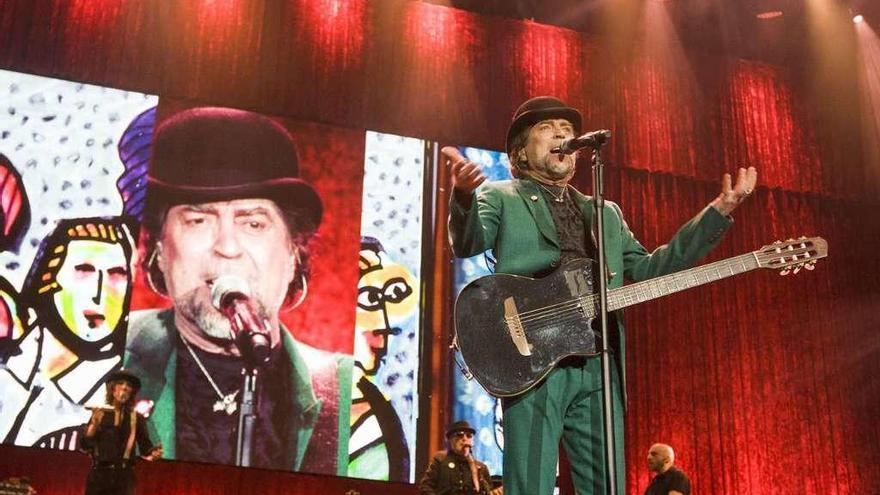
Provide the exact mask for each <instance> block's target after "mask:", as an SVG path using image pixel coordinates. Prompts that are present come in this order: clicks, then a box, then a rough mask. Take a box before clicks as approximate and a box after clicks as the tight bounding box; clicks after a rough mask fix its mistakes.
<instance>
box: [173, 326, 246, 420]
mask: <svg viewBox="0 0 880 495" xmlns="http://www.w3.org/2000/svg"><path fill="white" fill-rule="evenodd" d="M180 340H182V341H183V345H185V346H186V350H188V351H189V355H190V356H192V357H193V360H195V362H196V364H197V365H198V366H199V369H200V370H202V374H203V375H205V378H207V379H208V383H210V384H211V387H212V388H213V389H214V393H216V394H217V397H218V398H217V401H216V402H214V412H221V411H223V412H226V414H228V415H229V416H232V415H233V414H235V411H236V410H238V402H236V401H235V397H236V396H237V395H238V392H240V391H241V389H238V390H236V391H235V392H231V393H228V394H226V395H223V392H221V391H220V387H218V386H217V384H216V383H214V379H213V378H211V375H210V374H208V370H207V369H205V365H203V364H202V361H201V360H200V359H199V357H198V356H196V353H195V351H193V349H192V347H190V345H189V342H187V341H186V339H185V338H183V337H180Z"/></svg>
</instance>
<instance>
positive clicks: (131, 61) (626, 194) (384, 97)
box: [0, 0, 880, 494]
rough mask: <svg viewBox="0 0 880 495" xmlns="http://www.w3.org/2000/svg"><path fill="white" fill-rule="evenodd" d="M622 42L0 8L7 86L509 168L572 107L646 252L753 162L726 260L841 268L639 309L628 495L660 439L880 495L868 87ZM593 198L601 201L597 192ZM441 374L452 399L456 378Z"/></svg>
mask: <svg viewBox="0 0 880 495" xmlns="http://www.w3.org/2000/svg"><path fill="white" fill-rule="evenodd" d="M636 38H638V36H636ZM610 44H611V43H610V42H609V41H607V40H603V39H596V38H587V37H585V36H583V35H580V34H576V33H573V32H571V31H566V30H563V29H559V28H553V27H547V26H542V25H538V24H534V23H530V22H518V21H512V20H504V19H498V18H481V17H479V16H476V15H474V14H469V13H465V12H462V11H458V10H454V9H449V8H445V7H440V6H435V5H427V4H423V3H420V2H404V1H390V0H389V1H371V2H368V1H367V0H349V1H342V0H289V1H271V2H265V3H259V2H248V1H243V0H238V1H234V0H231V1H222V2H189V1H184V0H178V1H166V0H144V1H139V2H123V1H121V0H73V1H60V0H58V1H46V2H31V1H28V0H20V1H7V2H4V3H3V4H2V8H0V65H2V66H3V67H6V68H11V69H15V70H21V71H29V72H34V73H39V74H43V75H51V76H55V77H63V78H68V79H75V80H86V81H92V82H96V83H99V84H102V85H106V86H112V87H121V88H130V89H136V90H139V91H143V92H147V93H150V94H158V95H160V96H161V97H177V98H185V99H195V100H198V101H203V102H210V103H214V104H223V105H229V106H240V107H245V108H252V109H256V110H261V111H264V112H266V113H271V114H273V115H284V116H289V117H292V118H295V119H296V120H300V121H318V122H326V123H331V124H337V125H343V126H345V127H350V128H358V129H376V130H380V131H384V132H395V133H397V134H402V135H408V136H418V137H424V138H429V139H432V140H438V141H442V142H454V143H461V144H466V145H473V146H479V147H483V148H490V149H500V148H501V147H502V139H503V136H504V132H505V130H506V126H507V123H508V121H509V118H510V115H511V114H512V112H513V110H514V109H515V108H516V106H517V105H518V104H519V103H520V102H521V101H523V100H524V99H526V98H528V97H530V96H534V95H540V94H555V95H557V96H559V97H561V98H563V99H565V100H566V101H568V102H569V103H571V104H573V105H574V106H577V107H580V108H582V109H583V110H584V112H585V127H587V128H594V127H608V128H610V129H611V130H612V131H613V132H614V139H613V144H612V146H611V147H610V148H609V161H610V163H611V169H610V170H609V173H608V177H607V180H608V183H609V184H608V196H609V198H611V199H613V200H615V201H618V202H619V203H620V204H621V205H622V207H623V210H624V213H625V215H626V218H627V219H628V220H629V222H630V226H631V228H632V229H633V231H634V232H636V234H637V236H638V237H639V238H640V239H641V240H642V241H643V242H644V243H645V244H646V245H648V246H650V247H653V246H656V245H658V244H659V243H662V242H664V241H665V240H666V239H668V238H669V236H670V235H671V234H672V233H673V232H674V230H675V229H676V228H677V226H678V225H680V224H681V223H682V222H683V221H684V220H686V219H687V218H689V217H690V216H691V215H692V214H693V213H695V212H696V211H697V210H698V209H699V208H700V207H702V206H703V205H704V204H705V203H706V202H708V201H709V200H710V199H711V198H712V197H713V196H714V195H715V194H717V185H716V182H717V180H718V178H719V177H720V174H721V173H722V171H725V170H728V171H729V170H732V169H733V168H734V167H735V166H737V165H739V164H748V165H755V166H757V167H758V169H759V172H760V183H761V187H760V188H759V189H758V191H757V192H756V194H755V195H753V197H752V198H751V199H750V200H749V202H748V203H747V204H746V205H745V206H743V207H742V209H740V210H738V211H737V212H736V213H735V217H736V223H735V224H734V226H733V228H732V230H731V232H730V234H729V235H728V237H727V239H726V240H725V242H724V243H723V244H722V246H721V247H720V248H719V249H718V250H716V251H715V252H714V253H713V254H712V259H718V258H721V257H726V256H731V255H735V254H739V253H742V252H745V251H750V250H753V249H756V248H757V247H759V246H760V245H762V244H765V243H768V242H770V241H772V240H774V239H777V238H788V237H792V236H798V235H802V234H803V235H821V236H824V237H825V238H826V239H827V240H828V242H829V250H830V256H829V258H828V259H827V260H824V262H820V263H819V265H818V266H817V268H816V270H815V271H813V272H808V273H802V274H798V275H797V276H789V277H786V278H782V277H778V276H777V275H774V274H772V273H769V272H761V273H750V274H747V275H743V276H740V277H738V278H736V279H728V280H726V281H722V282H718V283H716V284H714V285H711V286H708V287H704V288H701V289H696V290H693V291H691V292H689V293H685V294H681V295H678V296H672V297H670V298H667V299H664V300H661V301H655V302H652V303H648V304H645V305H642V306H640V307H637V308H633V309H632V310H630V311H628V314H627V328H628V329H629V332H630V338H629V344H630V347H629V356H630V359H629V360H628V363H627V364H628V370H627V371H628V376H629V377H630V381H629V382H628V384H629V411H628V413H627V419H626V421H627V424H626V430H627V444H626V447H627V460H628V466H629V469H628V474H627V480H626V484H627V489H628V492H630V493H641V492H642V491H643V490H644V488H645V486H646V485H647V482H648V473H647V470H646V468H645V467H644V457H645V451H646V450H647V448H648V446H649V445H650V444H651V443H652V442H655V441H665V442H669V443H672V444H673V445H674V446H675V447H676V450H677V452H678V458H679V460H680V464H681V466H682V467H683V468H684V469H685V470H686V471H688V472H689V473H690V475H691V478H692V480H693V482H694V487H695V491H696V492H698V493H718V494H724V493H754V494H759V493H786V494H787V493H792V494H800V493H840V494H865V493H877V492H878V491H880V464H878V463H877V462H876V456H875V453H874V451H875V450H876V446H877V445H878V444H880V427H878V422H877V420H876V418H878V417H880V348H878V342H880V339H878V337H877V330H878V324H877V323H876V314H877V312H878V309H880V275H878V274H880V269H878V268H880V266H878V264H880V262H878V260H877V256H876V253H877V252H878V247H880V241H878V238H880V236H878V235H877V233H878V231H880V219H878V215H877V214H876V211H877V208H878V206H880V201H878V200H877V193H878V192H880V188H878V182H877V177H878V175H880V174H878V168H880V164H877V163H866V162H865V161H864V160H863V159H862V151H861V150H862V143H861V142H860V141H859V138H858V136H860V135H861V134H860V132H858V131H859V129H858V127H857V125H858V122H859V118H858V114H859V111H860V110H859V108H857V107H854V106H851V103H852V101H853V95H855V94H856V93H855V92H856V85H855V83H854V78H852V79H850V78H848V75H847V74H838V75H839V76H840V77H841V78H842V81H837V82H835V83H833V84H831V83H828V82H827V81H825V82H822V83H821V84H829V85H830V86H829V87H827V88H823V87H822V86H821V84H819V86H816V85H814V84H808V83H807V82H806V81H805V80H804V79H803V77H804V74H801V73H799V72H797V71H795V70H789V69H785V68H780V67H773V66H768V65H765V64H761V63H756V62H747V61H736V60H728V59H725V58H723V57H720V56H709V55H706V54H705V53H703V52H699V50H695V51H694V52H693V53H688V54H686V56H685V54H682V56H681V57H680V58H673V59H671V60H670V59H669V58H668V57H667V58H664V57H658V56H652V52H651V51H650V48H651V45H650V44H649V43H644V45H643V46H642V47H641V49H634V50H621V51H619V52H615V53H618V55H616V56H615V57H612V58H610V59H609V58H608V57H606V56H604V54H605V53H607V51H606V49H607V48H609V45H610ZM636 48H638V46H637V47H636ZM633 53H635V54H638V55H632V54H633ZM822 89H828V91H821V90H822ZM817 94H820V95H821V99H820V98H818V97H816V96H815V95H817ZM855 99H856V100H857V98H855ZM583 172H586V167H584V171H583ZM340 180H341V178H340ZM576 180H577V181H578V182H579V184H580V186H581V188H582V189H583V190H586V187H585V186H586V184H587V182H588V174H587V173H581V174H580V175H579V176H578V177H577V179H576ZM441 319H442V318H441ZM435 321H437V320H435ZM448 332H449V328H447V327H442V326H441V327H437V328H434V329H433V335H432V337H431V341H432V342H435V343H436V344H438V345H441V344H442V343H443V341H444V338H443V337H442V336H444V335H448ZM436 355H437V354H436V353H435V356H436ZM441 355H442V353H441ZM432 364H433V366H432V370H433V372H434V374H435V376H434V383H438V382H440V383H442V382H444V378H443V376H441V375H443V374H444V373H447V372H449V368H448V366H446V365H438V364H437V363H436V362H435V363H432ZM434 393H437V394H444V393H446V392H445V391H440V390H435V391H434ZM437 417H441V418H443V413H442V412H433V413H431V418H434V419H432V421H431V427H430V428H429V430H428V432H429V434H430V435H431V440H432V442H433V445H437V444H438V443H439V438H440V437H441V435H442V432H441V431H442V430H441V429H440V428H441V423H442V421H439V420H436V418H437Z"/></svg>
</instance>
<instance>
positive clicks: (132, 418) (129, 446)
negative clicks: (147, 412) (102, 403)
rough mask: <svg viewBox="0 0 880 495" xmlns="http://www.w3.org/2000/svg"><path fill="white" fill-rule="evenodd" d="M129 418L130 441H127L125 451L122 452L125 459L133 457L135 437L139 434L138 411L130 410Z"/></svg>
mask: <svg viewBox="0 0 880 495" xmlns="http://www.w3.org/2000/svg"><path fill="white" fill-rule="evenodd" d="M128 418H129V419H128V421H129V425H130V428H129V432H128V441H127V442H126V443H125V453H124V454H122V458H123V459H125V460H128V459H130V458H131V451H132V450H133V449H134V439H135V436H136V435H137V413H136V412H134V411H129V412H128Z"/></svg>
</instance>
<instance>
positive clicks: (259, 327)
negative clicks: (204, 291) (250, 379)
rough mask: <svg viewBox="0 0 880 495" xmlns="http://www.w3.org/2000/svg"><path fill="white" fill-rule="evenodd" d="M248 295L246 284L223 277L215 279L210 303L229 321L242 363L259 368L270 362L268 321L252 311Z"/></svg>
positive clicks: (235, 278) (232, 276) (234, 278)
mask: <svg viewBox="0 0 880 495" xmlns="http://www.w3.org/2000/svg"><path fill="white" fill-rule="evenodd" d="M250 293H251V291H250V287H249V286H248V283H247V282H245V281H244V280H242V279H241V278H239V277H236V276H234V275H223V276H221V277H218V278H217V280H214V285H213V287H212V288H211V303H212V304H213V305H214V307H215V308H217V310H219V311H220V312H221V313H223V315H224V316H226V318H228V319H229V323H230V324H231V325H232V333H233V336H234V338H235V345H236V346H237V347H238V350H239V351H241V355H242V357H244V358H245V361H246V362H248V363H249V364H253V365H254V366H259V365H261V364H265V363H266V362H267V361H269V351H270V348H271V341H270V338H269V321H268V320H266V319H265V318H261V317H260V316H259V315H258V314H257V312H256V311H255V310H254V307H253V305H252V304H251V298H250Z"/></svg>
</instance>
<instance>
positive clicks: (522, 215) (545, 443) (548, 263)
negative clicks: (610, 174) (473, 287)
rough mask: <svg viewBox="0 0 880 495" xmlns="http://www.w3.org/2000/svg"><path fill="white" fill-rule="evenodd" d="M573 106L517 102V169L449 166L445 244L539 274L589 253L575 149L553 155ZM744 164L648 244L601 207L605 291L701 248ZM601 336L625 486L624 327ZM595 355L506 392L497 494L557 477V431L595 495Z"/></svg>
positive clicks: (589, 212)
mask: <svg viewBox="0 0 880 495" xmlns="http://www.w3.org/2000/svg"><path fill="white" fill-rule="evenodd" d="M581 120H582V119H581V114H580V112H578V111H577V110H576V109H574V108H571V107H568V106H567V105H566V104H565V103H563V102H562V101H560V100H559V99H557V98H554V97H550V96H542V97H536V98H532V99H530V100H528V101H526V102H525V103H523V104H522V105H521V106H520V107H519V108H518V109H517V111H516V112H515V114H514V117H513V120H512V122H511V124H510V127H509V129H508V133H507V154H508V156H509V158H510V163H511V169H512V172H513V174H514V176H515V177H517V178H516V179H514V180H511V181H502V182H492V183H486V184H485V185H484V186H483V187H482V188H481V189H480V191H479V194H475V192H476V189H477V187H478V186H480V185H481V184H482V183H483V182H484V181H485V176H484V175H483V174H482V173H481V171H480V169H479V168H478V166H477V165H475V164H472V163H470V162H467V161H464V160H459V161H455V162H454V163H452V165H451V171H452V182H453V194H452V198H451V203H450V217H449V233H450V234H449V235H450V241H451V244H452V249H453V252H454V253H455V255H456V256H458V257H469V256H473V255H476V254H479V253H482V252H484V251H486V250H489V249H491V250H492V251H493V254H494V256H495V259H496V260H497V262H496V265H495V271H496V272H498V273H511V274H517V275H525V276H530V277H536V276H543V275H546V274H548V273H550V272H552V271H553V270H554V269H555V268H556V267H558V266H560V265H561V264H563V263H565V262H566V261H568V260H570V259H574V258H595V255H594V249H595V247H594V246H595V236H596V233H595V232H594V230H593V226H594V222H593V215H594V213H593V206H592V204H591V203H592V201H591V198H590V197H588V196H585V195H583V194H581V193H580V192H578V191H577V190H576V189H574V188H573V187H572V186H570V185H569V181H570V180H571V178H572V176H573V175H574V172H575V158H576V156H575V155H563V154H560V153H551V150H553V149H554V148H556V147H558V146H559V145H560V144H561V143H562V142H563V141H564V140H566V139H570V138H573V137H575V136H578V135H580V133H581ZM756 181H757V172H756V171H755V169H754V168H753V167H750V168H748V169H744V168H741V169H739V171H738V175H737V179H736V184H735V185H731V184H732V181H731V177H730V175H728V174H725V175H724V177H723V179H722V184H721V193H720V194H719V195H718V197H716V198H715V199H714V200H713V201H712V202H711V203H710V204H709V205H708V206H707V207H706V208H704V209H703V210H702V211H700V212H699V213H698V214H697V215H696V216H695V217H694V218H693V219H691V220H690V221H689V222H687V223H686V224H685V225H684V226H682V227H681V229H679V231H678V232H677V233H676V234H675V236H674V237H673V238H672V239H671V240H670V242H669V243H668V244H666V245H664V246H661V247H659V248H657V249H656V250H654V251H653V252H649V251H648V250H646V249H645V248H644V247H643V246H642V245H641V244H640V243H639V241H637V240H636V238H635V237H634V236H633V234H632V232H630V230H629V228H628V227H627V224H626V222H625V221H624V220H623V216H622V214H621V210H620V208H619V207H618V206H617V205H616V204H614V203H612V202H610V201H607V202H606V203H605V207H604V212H603V215H604V217H603V218H604V224H605V232H604V240H605V246H606V261H607V268H606V270H607V274H608V275H609V277H610V279H609V288H614V287H620V286H621V285H623V281H624V278H627V279H629V280H632V281H640V280H645V279H649V278H652V277H656V276H660V275H664V274H668V273H673V272H676V271H679V270H682V269H685V268H687V267H689V266H691V265H693V264H694V263H695V262H696V261H697V260H699V259H700V258H702V257H703V256H705V255H706V254H707V253H708V252H709V250H711V249H712V248H713V247H714V246H715V245H716V244H717V243H718V242H719V241H720V239H721V236H722V235H723V234H724V232H725V231H726V230H727V228H728V227H729V226H730V223H731V221H732V220H731V219H730V217H729V215H730V213H731V212H732V211H733V210H734V209H735V208H736V207H737V206H738V205H739V204H740V203H742V201H743V200H744V199H746V198H747V197H748V195H749V194H750V193H751V192H752V190H753V189H754V187H755V184H756ZM615 325H616V326H617V328H616V330H617V332H615V333H616V334H617V338H616V341H615V342H612V343H610V344H611V347H612V348H613V349H614V350H615V351H616V352H615V356H614V357H613V358H612V359H614V361H615V362H614V365H613V366H612V370H613V373H612V385H611V386H612V390H613V394H612V396H613V398H614V402H615V403H614V407H613V410H614V428H615V443H616V445H617V459H616V460H615V465H616V466H617V467H616V471H617V480H618V483H617V487H618V492H619V493H623V485H624V482H625V477H624V461H623V460H624V456H623V412H622V411H623V404H624V402H625V400H624V397H625V395H624V394H625V385H624V384H625V380H624V376H623V370H624V363H625V355H624V352H625V336H624V329H623V327H622V325H621V324H619V323H615ZM601 395H602V383H601V366H600V359H597V358H583V357H572V358H566V359H564V360H563V361H562V362H560V363H559V364H558V365H557V367H556V368H555V369H554V370H553V371H551V372H550V374H549V375H548V376H547V377H546V379H544V380H543V381H542V382H541V383H540V384H539V385H538V386H536V387H534V388H532V389H530V390H529V391H527V392H525V393H523V394H521V395H518V396H516V397H512V398H505V399H504V400H503V403H502V406H503V411H504V413H503V423H504V491H505V494H507V495H544V494H549V493H552V491H553V487H554V486H555V478H556V463H557V454H558V448H559V440H560V438H561V439H562V444H563V446H564V447H565V449H566V452H567V453H568V456H569V459H570V460H571V466H572V477H573V480H574V484H575V489H576V491H577V492H578V493H585V494H586V493H592V494H604V493H605V491H606V488H605V484H606V474H605V465H604V457H603V456H604V439H603V436H604V435H603V429H602V405H601Z"/></svg>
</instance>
